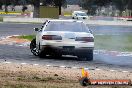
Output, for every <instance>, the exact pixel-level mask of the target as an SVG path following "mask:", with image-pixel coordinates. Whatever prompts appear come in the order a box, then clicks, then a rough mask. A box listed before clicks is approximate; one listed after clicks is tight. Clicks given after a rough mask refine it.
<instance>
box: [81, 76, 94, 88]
mask: <svg viewBox="0 0 132 88" xmlns="http://www.w3.org/2000/svg"><path fill="white" fill-rule="evenodd" d="M79 82H80V84H81V85H82V86H88V85H90V84H91V82H90V80H89V79H88V78H87V77H83V78H81V79H80V80H79Z"/></svg>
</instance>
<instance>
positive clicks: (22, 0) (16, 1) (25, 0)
mask: <svg viewBox="0 0 132 88" xmlns="http://www.w3.org/2000/svg"><path fill="white" fill-rule="evenodd" d="M40 3H42V5H44V6H48V5H50V6H57V7H59V14H61V6H63V5H65V4H66V0H0V9H2V5H4V6H5V12H8V9H7V7H8V6H9V5H12V6H16V5H22V6H23V8H22V11H24V10H26V9H27V8H26V5H27V4H31V5H33V6H34V17H39V7H40Z"/></svg>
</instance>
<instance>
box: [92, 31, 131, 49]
mask: <svg viewBox="0 0 132 88" xmlns="http://www.w3.org/2000/svg"><path fill="white" fill-rule="evenodd" d="M95 49H105V50H115V51H132V35H130V34H129V35H95Z"/></svg>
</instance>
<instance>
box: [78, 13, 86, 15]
mask: <svg viewBox="0 0 132 88" xmlns="http://www.w3.org/2000/svg"><path fill="white" fill-rule="evenodd" d="M77 15H78V16H87V14H86V13H77Z"/></svg>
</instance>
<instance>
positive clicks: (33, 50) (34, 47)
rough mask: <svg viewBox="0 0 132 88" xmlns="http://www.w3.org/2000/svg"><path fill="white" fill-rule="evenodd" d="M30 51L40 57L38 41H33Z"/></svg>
mask: <svg viewBox="0 0 132 88" xmlns="http://www.w3.org/2000/svg"><path fill="white" fill-rule="evenodd" d="M30 50H31V52H32V53H33V55H35V56H38V55H39V52H38V50H37V48H36V39H33V40H32V41H31V43H30Z"/></svg>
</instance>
